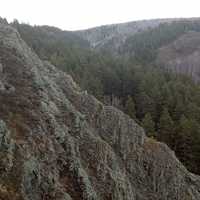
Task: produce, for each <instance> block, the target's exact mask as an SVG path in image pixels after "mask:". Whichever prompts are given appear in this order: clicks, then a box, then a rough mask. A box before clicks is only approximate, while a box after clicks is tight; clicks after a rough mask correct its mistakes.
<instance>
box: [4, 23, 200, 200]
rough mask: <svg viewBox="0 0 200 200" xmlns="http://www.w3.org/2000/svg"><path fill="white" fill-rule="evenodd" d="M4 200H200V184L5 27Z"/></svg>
mask: <svg viewBox="0 0 200 200" xmlns="http://www.w3.org/2000/svg"><path fill="white" fill-rule="evenodd" d="M0 63H1V65H0V157H1V161H0V199H6V200H8V199H12V200H13V199H14V200H17V199H20V200H22V199H24V200H47V199H62V200H71V199H74V200H75V199H87V200H97V199H113V200H114V199H115V200H122V199H124V200H143V199H145V200H146V199H154V200H156V199H163V200H167V199H170V200H175V199H176V200H177V199H179V200H184V199H185V200H188V199H194V200H198V199H200V177H199V176H196V175H194V174H191V173H189V172H188V171H187V170H186V168H185V167H184V166H183V165H182V164H181V163H180V162H179V161H178V159H177V158H176V157H175V155H174V152H173V151H171V150H170V149H169V148H168V147H167V146H166V145H165V144H162V143H159V142H156V141H154V140H152V139H149V138H147V137H146V136H145V133H144V131H143V129H142V128H141V127H140V126H139V125H137V124H136V123H135V122H134V121H133V120H131V119H130V118H129V117H128V116H127V115H124V114H123V113H122V112H121V111H119V110H117V109H115V108H113V107H107V106H104V105H103V104H102V103H100V102H99V101H98V100H96V99H95V98H94V97H93V96H91V95H89V94H88V93H87V91H81V90H80V88H79V87H78V86H77V85H76V84H75V83H74V82H73V80H72V78H71V77H70V76H69V75H67V74H65V73H63V72H61V71H59V70H57V69H55V67H54V66H52V65H51V64H50V63H49V62H45V61H41V60H40V59H39V58H38V56H37V55H36V54H34V53H33V52H31V50H30V48H29V47H28V46H27V45H26V44H25V43H24V41H23V40H22V39H21V38H20V36H19V34H18V32H17V31H16V30H15V29H13V28H11V27H10V26H7V25H3V24H0Z"/></svg>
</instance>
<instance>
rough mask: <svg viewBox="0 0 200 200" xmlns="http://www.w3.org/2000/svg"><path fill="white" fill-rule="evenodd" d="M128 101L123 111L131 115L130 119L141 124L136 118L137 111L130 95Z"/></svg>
mask: <svg viewBox="0 0 200 200" xmlns="http://www.w3.org/2000/svg"><path fill="white" fill-rule="evenodd" d="M127 97H128V99H127V101H126V103H125V107H124V109H123V111H124V113H125V114H127V115H129V117H130V118H131V119H133V120H134V121H135V122H136V123H139V120H138V119H137V118H136V116H135V115H136V111H135V104H134V102H133V100H132V98H131V97H130V95H128V96H127Z"/></svg>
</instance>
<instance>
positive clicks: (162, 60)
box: [154, 31, 200, 82]
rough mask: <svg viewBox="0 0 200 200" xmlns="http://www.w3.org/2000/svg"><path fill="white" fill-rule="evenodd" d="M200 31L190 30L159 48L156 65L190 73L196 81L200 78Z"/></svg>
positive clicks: (176, 71) (177, 71)
mask: <svg viewBox="0 0 200 200" xmlns="http://www.w3.org/2000/svg"><path fill="white" fill-rule="evenodd" d="M199 49H200V33H199V32H196V31H188V32H187V33H186V34H184V35H181V36H180V37H179V38H178V39H177V40H175V41H174V42H173V43H170V44H168V45H165V46H163V47H161V48H159V49H158V55H157V59H156V60H155V62H154V64H155V65H156V66H165V67H166V68H167V69H169V70H172V71H173V72H175V73H185V74H189V75H190V76H191V77H192V79H193V80H194V81H195V82H196V81H198V80H199V79H200V74H199V70H200V57H199V54H200V50H199Z"/></svg>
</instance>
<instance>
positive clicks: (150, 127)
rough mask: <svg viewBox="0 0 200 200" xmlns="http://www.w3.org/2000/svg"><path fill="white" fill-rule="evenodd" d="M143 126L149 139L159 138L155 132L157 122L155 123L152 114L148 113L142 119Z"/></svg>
mask: <svg viewBox="0 0 200 200" xmlns="http://www.w3.org/2000/svg"><path fill="white" fill-rule="evenodd" d="M141 126H142V127H143V128H144V131H145V133H146V135H147V136H148V137H152V136H153V137H157V136H158V133H157V132H156V131H155V122H153V120H152V117H151V114H150V113H149V112H148V113H147V114H146V115H145V116H144V118H143V119H142V122H141Z"/></svg>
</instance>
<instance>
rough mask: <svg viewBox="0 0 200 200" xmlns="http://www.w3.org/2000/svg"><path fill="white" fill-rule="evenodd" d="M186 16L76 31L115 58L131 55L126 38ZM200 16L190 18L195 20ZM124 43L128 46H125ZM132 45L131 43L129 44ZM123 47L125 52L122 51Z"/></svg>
mask: <svg viewBox="0 0 200 200" xmlns="http://www.w3.org/2000/svg"><path fill="white" fill-rule="evenodd" d="M185 19H186V18H167V19H151V20H140V21H133V22H127V23H121V24H111V25H105V26H100V27H94V28H91V29H87V30H81V31H75V33H77V34H78V35H79V36H81V37H82V38H84V39H87V40H88V41H89V42H90V48H91V49H92V50H94V51H95V52H100V53H103V54H108V53H109V54H111V55H112V56H113V57H115V58H125V59H128V58H129V57H130V54H131V53H132V52H130V49H129V47H128V46H127V44H126V40H127V39H128V38H129V37H132V36H134V35H136V34H139V33H142V32H143V31H144V32H145V31H146V30H147V29H148V28H152V29H154V28H156V27H158V26H159V24H161V23H167V24H168V25H171V23H172V22H173V21H180V20H185ZM195 19H199V18H189V20H195ZM124 45H125V46H126V47H124ZM128 45H130V44H128ZM122 49H123V52H122Z"/></svg>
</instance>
